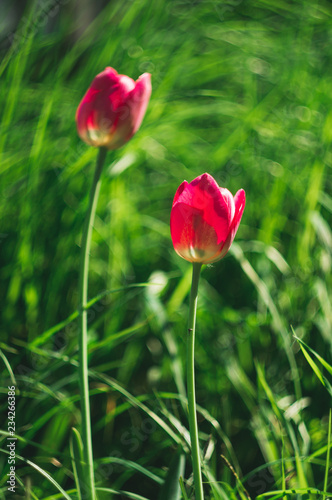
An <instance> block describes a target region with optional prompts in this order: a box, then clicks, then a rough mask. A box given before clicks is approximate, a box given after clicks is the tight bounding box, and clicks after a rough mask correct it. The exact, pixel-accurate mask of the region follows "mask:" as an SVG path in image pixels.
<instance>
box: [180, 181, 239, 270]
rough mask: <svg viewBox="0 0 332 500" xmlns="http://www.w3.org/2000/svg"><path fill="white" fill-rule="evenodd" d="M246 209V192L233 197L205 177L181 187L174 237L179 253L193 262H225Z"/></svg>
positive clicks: (184, 183)
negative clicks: (224, 258) (223, 259)
mask: <svg viewBox="0 0 332 500" xmlns="http://www.w3.org/2000/svg"><path fill="white" fill-rule="evenodd" d="M244 206H245V192H244V190H243V189H240V190H239V191H238V192H237V193H236V195H235V196H234V197H233V195H232V194H231V193H230V192H229V191H228V189H226V188H221V187H219V186H218V184H217V183H216V181H215V180H214V178H213V177H211V175H209V174H203V175H200V176H199V177H197V178H196V179H194V180H193V181H192V182H190V183H189V184H188V182H187V181H184V182H183V183H182V184H181V185H180V186H179V188H178V190H177V192H176V194H175V197H174V201H173V206H172V210H171V236H172V241H173V245H174V249H175V251H176V253H178V254H179V255H180V257H183V258H184V259H186V260H188V261H189V262H200V263H202V264H209V263H212V262H216V261H218V260H220V259H222V258H223V257H224V256H225V255H226V253H227V252H228V250H229V249H230V246H231V244H232V242H233V240H234V237H235V234H236V231H237V229H238V227H239V224H240V221H241V217H242V214H243V210H244Z"/></svg>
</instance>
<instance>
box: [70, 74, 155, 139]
mask: <svg viewBox="0 0 332 500" xmlns="http://www.w3.org/2000/svg"><path fill="white" fill-rule="evenodd" d="M150 95H151V75H150V74H149V73H144V74H143V75H141V76H140V77H139V78H138V80H137V81H136V82H135V81H134V80H132V79H131V78H129V76H126V75H119V74H118V73H117V72H116V71H115V69H113V68H109V67H108V68H106V69H105V70H104V71H103V72H102V73H99V75H97V76H96V77H95V78H94V80H93V82H92V83H91V85H90V87H89V89H88V91H87V92H86V94H85V96H84V97H83V99H82V101H81V103H80V105H79V106H78V108H77V112H76V123H77V130H78V134H79V136H80V137H81V139H83V141H85V142H86V143H87V144H89V145H91V146H96V147H100V146H104V147H106V148H107V149H117V148H120V147H121V146H123V145H124V144H125V143H126V142H127V141H129V139H130V138H131V137H132V136H133V135H134V134H135V132H136V131H137V130H138V128H139V127H140V125H141V123H142V120H143V117H144V115H145V111H146V108H147V105H148V102H149V99H150Z"/></svg>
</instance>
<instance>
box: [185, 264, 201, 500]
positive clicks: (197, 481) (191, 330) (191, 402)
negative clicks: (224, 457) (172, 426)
mask: <svg viewBox="0 0 332 500" xmlns="http://www.w3.org/2000/svg"><path fill="white" fill-rule="evenodd" d="M201 267H202V264H200V263H196V262H194V263H193V274H192V283H191V292H190V305H189V321H188V338H187V393H188V412H189V431H190V439H191V458H192V464H193V471H194V488H195V498H196V500H204V493H203V482H202V472H201V459H200V450H199V441H198V426H197V417H196V396H195V325H196V309H197V292H198V283H199V277H200V272H201Z"/></svg>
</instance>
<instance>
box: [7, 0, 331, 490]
mask: <svg viewBox="0 0 332 500" xmlns="http://www.w3.org/2000/svg"><path fill="white" fill-rule="evenodd" d="M0 28H1V43H0V54H1V57H0V81H1V84H0V113H1V116H0V120H1V125H0V172H1V177H0V221H1V222H0V255H1V268H0V277H1V287H0V298H1V337H0V348H1V351H0V357H1V359H0V370H1V380H2V382H1V389H0V390H1V406H0V411H1V420H0V422H1V443H0V446H1V450H2V452H1V453H0V464H1V465H0V470H2V471H3V472H2V475H1V478H0V487H1V490H0V498H2V499H4V498H13V499H20V498H26V499H43V500H46V499H47V500H50V499H56V498H63V496H62V494H61V493H59V489H58V487H57V485H60V486H61V487H62V488H63V489H64V490H65V491H67V493H68V495H69V496H70V498H73V499H75V498H77V497H76V494H75V491H74V488H75V483H74V479H73V473H72V464H71V459H70V450H69V442H70V436H71V428H72V427H77V428H78V429H79V427H80V410H79V393H78V377H77V373H76V371H77V370H76V366H77V329H78V327H77V322H76V317H77V306H78V292H77V289H78V268H79V254H80V239H81V233H82V225H83V220H84V216H85V212H86V209H87V203H88V195H89V189H90V185H91V182H92V176H93V170H94V163H95V160H96V155H97V151H96V150H95V149H94V148H92V147H89V146H87V145H86V144H85V143H83V142H82V141H81V140H80V139H79V138H78V136H77V132H76V125H75V112H76V108H77V106H78V104H79V102H80V100H81V98H82V96H83V95H84V93H85V91H86V90H87V88H88V86H89V85H90V83H91V81H92V79H93V78H94V76H95V75H96V74H97V73H99V72H101V71H102V70H103V69H104V68H105V67H106V66H112V67H114V68H115V69H116V70H117V71H118V72H119V73H123V74H127V75H129V76H131V77H132V78H134V79H137V78H138V77H139V75H140V74H142V73H144V72H150V73H151V74H152V86H153V91H152V96H151V100H150V103H149V107H148V110H147V113H146V116H145V118H144V121H143V124H142V126H141V128H140V130H139V131H138V132H137V134H136V136H135V137H134V138H133V139H132V140H131V141H130V142H129V143H128V144H127V145H126V146H124V147H123V148H122V149H120V150H118V151H115V152H110V153H109V154H108V157H107V160H106V166H105V168H104V171H103V179H102V188H101V193H100V198H99V202H98V208H97V215H96V220H95V227H94V231H93V242H92V249H91V260H90V281H89V298H90V299H91V301H90V303H89V305H90V308H89V353H90V357H89V367H90V369H91V375H90V389H91V418H92V435H93V448H94V459H95V470H96V480H97V486H100V487H105V488H106V487H107V488H112V489H113V490H114V491H115V492H116V493H114V495H112V494H111V493H107V494H106V493H103V492H102V491H100V493H99V495H100V499H103V498H105V499H109V498H113V497H114V498H123V499H127V498H146V499H149V500H163V499H164V500H165V499H168V500H176V498H184V497H182V496H181V495H180V493H179V494H175V493H173V494H170V493H168V494H167V491H166V487H165V486H163V483H164V480H165V478H167V484H169V481H170V480H171V479H172V478H173V479H174V478H175V479H174V480H175V482H176V483H177V478H178V476H179V475H180V474H182V476H183V477H184V479H185V483H186V484H187V495H188V498H192V492H191V488H190V481H191V478H190V475H191V471H192V469H191V462H190V454H189V451H188V444H187V440H188V436H187V432H188V423H187V417H186V411H185V385H184V369H185V353H186V324H187V314H188V302H189V301H188V293H189V289H190V280H191V266H190V264H189V263H188V262H186V261H184V260H182V259H181V258H180V257H178V256H177V254H176V253H175V252H174V250H173V246H172V241H171V238H170V232H169V217H170V210H171V206H172V200H173V196H174V194H175V191H176V189H177V187H178V186H179V184H180V183H181V182H182V181H183V180H185V179H186V180H187V181H191V180H192V179H194V178H195V177H196V176H198V175H200V174H202V173H204V172H208V173H210V174H211V175H213V176H214V178H215V179H216V180H217V182H218V183H219V185H222V186H224V187H227V188H228V189H229V190H230V191H231V192H232V193H233V194H235V192H236V191H237V190H238V189H240V188H243V189H245V191H246V195H247V203H246V208H245V211H244V215H243V218H242V222H241V225H240V227H239V230H238V233H237V236H236V239H235V242H234V244H233V246H232V249H231V251H230V252H229V253H228V255H227V256H226V258H224V259H223V260H221V261H220V262H218V263H216V264H214V265H213V266H207V267H205V268H204V269H203V271H202V277H201V282H200V289H199V300H198V314H197V343H196V385H197V403H198V405H199V407H200V411H199V413H198V420H199V429H200V432H201V446H202V450H203V453H204V454H205V461H206V467H205V475H204V481H205V493H206V499H210V500H212V499H214V500H219V499H222V498H225V499H227V498H229V499H248V498H252V499H254V498H256V497H257V498H270V499H272V498H275V499H277V498H283V499H287V498H288V499H291V498H294V499H309V498H310V499H314V500H315V499H317V500H318V499H321V498H323V499H324V498H326V499H327V498H328V495H327V494H326V495H324V494H323V493H317V491H318V490H320V491H326V492H329V491H330V492H331V491H332V484H331V483H332V479H331V477H330V476H329V449H330V441H331V431H329V411H330V407H331V395H332V389H331V384H332V367H331V365H332V357H331V352H332V350H331V349H332V335H331V334H332V331H331V330H332V329H331V324H332V314H331V302H330V297H331V295H330V292H331V257H332V256H331V248H332V234H331V229H330V225H329V224H330V222H331V211H332V198H331V193H332V180H331V179H332V178H331V165H332V154H331V139H332V106H331V103H332V4H331V3H330V2H328V1H321V0H318V1H315V2H311V1H310V0H294V1H288V2H287V1H282V0H280V1H279V0H278V1H277V0H248V1H247V0H230V1H226V2H220V1H217V0H215V1H214V0H206V1H203V0H202V1H189V0H175V1H166V0H153V1H150V0H135V1H128V0H125V1H123V0H114V1H111V2H105V1H104V2H102V1H98V2H92V1H87V0H85V1H82V2H74V1H71V0H55V1H46V0H41V1H39V2H16V1H14V2H10V1H2V2H1V4H0ZM8 385H10V386H11V385H15V386H16V392H17V395H16V431H17V436H18V441H17V446H16V451H17V454H18V457H17V459H16V467H17V469H16V472H17V489H16V493H15V494H10V493H8V491H7V484H6V481H7V479H8V476H6V474H7V473H8V471H9V468H8V455H7V452H6V450H8V448H6V446H7V441H6V439H7V434H6V432H7V430H8V421H7V414H8V402H7V386H8ZM50 478H53V483H52V481H51V479H50ZM227 485H228V486H227ZM283 490H286V491H287V492H288V493H282V491H283ZM123 491H125V492H129V493H121V492H123ZM130 492H132V493H135V494H136V495H140V496H135V495H131V493H130ZM272 492H275V493H272ZM278 492H279V493H278ZM315 492H316V493H315ZM167 495H168V496H167ZM260 495H262V496H260ZM330 495H332V493H330Z"/></svg>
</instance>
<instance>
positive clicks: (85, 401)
mask: <svg viewBox="0 0 332 500" xmlns="http://www.w3.org/2000/svg"><path fill="white" fill-rule="evenodd" d="M106 153H107V149H106V148H99V154H98V158H97V164H96V170H95V174H94V178H93V183H92V187H91V192H90V200H89V207H88V211H87V214H86V217H85V221H84V226H83V234H82V245H81V260H80V277H79V335H78V352H79V366H78V376H79V387H80V400H81V418H82V424H81V425H82V442H83V457H84V476H85V477H83V478H81V481H82V482H83V484H84V486H85V490H86V491H85V493H86V496H85V498H86V499H88V500H95V499H96V492H95V484H94V471H93V452H92V439H91V420H90V400H89V379H88V322H87V310H86V305H87V300H88V275H89V254H90V246H91V234H92V227H93V223H94V218H95V213H96V207H97V200H98V196H99V191H100V185H101V172H102V169H103V165H104V162H105V158H106Z"/></svg>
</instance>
